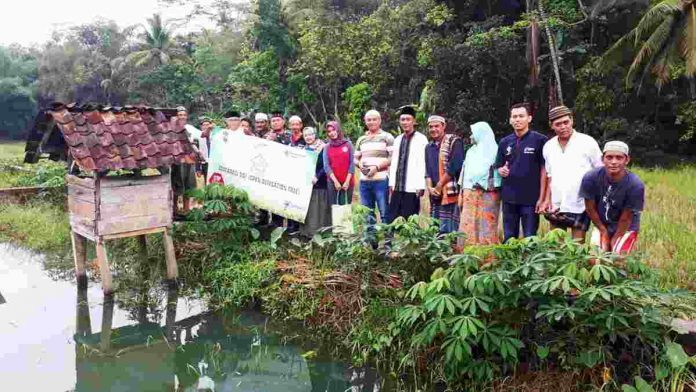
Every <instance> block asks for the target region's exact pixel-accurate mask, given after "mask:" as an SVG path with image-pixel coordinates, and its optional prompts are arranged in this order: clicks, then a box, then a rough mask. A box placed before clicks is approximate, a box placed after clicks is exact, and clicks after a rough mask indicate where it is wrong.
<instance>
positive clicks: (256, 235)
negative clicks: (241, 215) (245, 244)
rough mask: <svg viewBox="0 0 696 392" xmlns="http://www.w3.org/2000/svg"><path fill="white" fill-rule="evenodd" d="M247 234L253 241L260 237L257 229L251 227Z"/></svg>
mask: <svg viewBox="0 0 696 392" xmlns="http://www.w3.org/2000/svg"><path fill="white" fill-rule="evenodd" d="M249 233H250V234H251V238H253V239H255V240H258V239H259V237H261V232H260V231H259V230H258V229H256V228H254V227H252V228H251V229H249Z"/></svg>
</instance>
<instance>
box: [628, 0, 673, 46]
mask: <svg viewBox="0 0 696 392" xmlns="http://www.w3.org/2000/svg"><path fill="white" fill-rule="evenodd" d="M681 1H682V0H664V1H662V2H660V3H658V4H657V5H656V6H654V7H652V8H650V9H649V10H648V11H647V12H646V13H645V15H643V17H642V18H641V19H640V21H639V22H638V25H637V26H636V28H635V29H633V31H635V37H634V39H635V43H634V45H636V46H638V45H639V44H640V41H642V40H643V39H645V37H646V36H647V35H651V34H652V32H653V30H654V29H655V28H656V26H658V25H660V24H661V23H662V22H663V21H664V19H665V18H666V17H667V16H669V15H674V14H677V13H680V12H681V7H680V5H679V4H680V3H681Z"/></svg>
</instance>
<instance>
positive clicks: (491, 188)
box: [459, 122, 501, 246]
mask: <svg viewBox="0 0 696 392" xmlns="http://www.w3.org/2000/svg"><path fill="white" fill-rule="evenodd" d="M471 143H472V146H471V147H470V148H469V150H468V151H467V152H466V157H465V158H464V166H463V167H462V173H461V175H460V176H459V184H460V185H461V187H462V193H461V196H460V205H461V217H460V224H459V231H461V232H463V233H464V235H465V237H464V238H463V241H460V246H462V245H488V244H497V243H498V242H499V239H498V216H499V215H500V194H499V192H498V190H499V188H500V185H501V178H500V175H499V174H498V171H497V170H495V168H494V165H495V157H496V154H497V152H498V144H497V143H496V142H495V136H494V135H493V130H492V129H491V126H490V125H488V123H486V122H477V123H476V124H474V125H472V126H471Z"/></svg>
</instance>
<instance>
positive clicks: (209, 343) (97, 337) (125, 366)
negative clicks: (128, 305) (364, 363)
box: [74, 289, 371, 392]
mask: <svg viewBox="0 0 696 392" xmlns="http://www.w3.org/2000/svg"><path fill="white" fill-rule="evenodd" d="M77 297H78V301H77V309H76V314H77V317H76V319H77V328H76V333H75V337H74V338H75V341H76V342H77V343H79V344H78V345H76V356H75V357H76V369H77V382H76V390H77V391H135V390H139V391H149V390H153V391H154V390H177V391H202V390H211V391H215V390H218V391H281V390H282V391H284V392H285V391H322V392H324V391H326V392H330V391H336V392H339V391H340V392H343V391H346V390H351V387H350V382H349V380H348V379H347V374H348V373H347V370H348V369H347V367H346V366H345V365H344V364H341V363H338V362H335V361H331V360H327V359H316V358H305V356H303V351H302V349H301V348H300V347H298V346H294V345H289V344H284V339H283V337H282V336H281V335H279V334H277V333H275V332H274V331H273V330H271V329H270V328H269V323H268V320H267V319H266V317H265V316H263V315H261V314H259V313H256V312H252V311H246V312H241V313H237V314H232V315H230V314H223V313H212V312H206V313H202V314H199V315H193V316H189V317H186V318H183V319H179V320H178V321H177V317H176V311H177V306H176V303H177V301H178V293H177V290H176V289H170V290H168V292H167V302H166V305H165V306H166V311H165V325H164V326H160V325H159V324H155V323H152V322H149V321H147V320H146V319H140V320H137V323H136V324H132V325H126V326H122V327H119V328H113V327H112V321H113V311H114V298H113V297H108V296H107V297H105V298H104V301H103V307H102V310H103V315H102V322H101V331H100V332H99V333H94V334H93V333H91V321H90V317H89V312H86V311H85V309H87V308H88V307H89V305H88V303H87V301H88V299H87V296H86V294H85V293H84V292H83V291H80V290H78V292H77ZM370 390H371V389H370Z"/></svg>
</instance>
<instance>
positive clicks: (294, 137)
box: [288, 116, 307, 148]
mask: <svg viewBox="0 0 696 392" xmlns="http://www.w3.org/2000/svg"><path fill="white" fill-rule="evenodd" d="M288 127H289V128H290V133H291V135H290V146H292V147H299V148H305V146H306V144H307V143H305V140H304V137H303V136H302V129H303V127H304V124H303V122H302V119H301V118H300V116H290V118H289V119H288Z"/></svg>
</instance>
